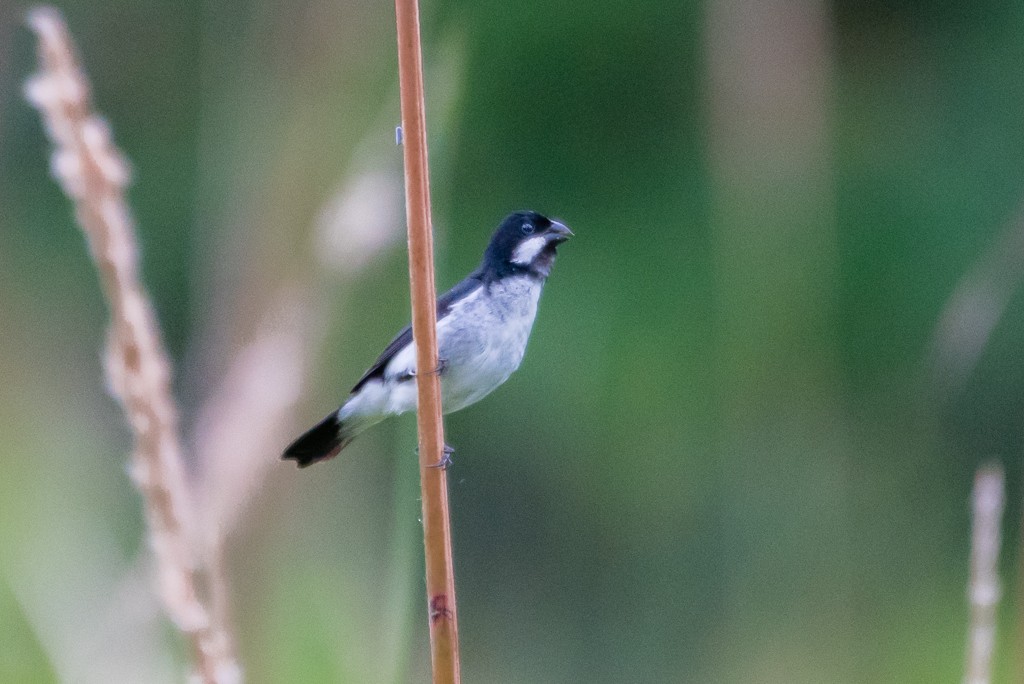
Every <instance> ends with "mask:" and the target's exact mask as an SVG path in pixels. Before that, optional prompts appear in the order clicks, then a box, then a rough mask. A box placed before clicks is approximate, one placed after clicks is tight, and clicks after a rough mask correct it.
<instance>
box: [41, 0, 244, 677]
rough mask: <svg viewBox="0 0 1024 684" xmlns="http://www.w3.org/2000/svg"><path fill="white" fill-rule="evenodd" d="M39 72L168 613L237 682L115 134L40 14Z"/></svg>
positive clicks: (202, 656)
mask: <svg viewBox="0 0 1024 684" xmlns="http://www.w3.org/2000/svg"><path fill="white" fill-rule="evenodd" d="M28 21H29V24H30V26H31V27H32V29H33V30H34V31H35V33H36V35H37V37H38V39H39V48H38V52H39V63H40V72H39V73H38V74H37V75H35V76H33V77H32V78H31V79H30V80H29V82H28V84H27V85H26V96H27V97H28V99H29V101H30V102H31V103H32V104H33V105H35V107H36V108H37V109H39V111H40V113H41V114H42V117H43V122H44V124H45V126H46V131H47V134H48V135H49V137H50V139H51V141H52V142H53V144H54V148H55V149H54V152H53V156H52V159H51V164H52V172H53V175H54V177H55V178H56V179H57V181H58V182H59V183H60V185H61V187H62V188H63V189H64V192H65V193H66V194H67V195H68V197H70V198H71V200H72V201H73V202H74V206H75V217H76V219H77V220H78V224H79V225H80V226H81V228H82V231H83V232H84V233H85V235H86V238H87V240H88V242H89V248H90V251H91V254H92V258H93V260H94V261H95V262H96V267H97V269H98V270H99V273H100V280H101V282H102V287H103V293H104V295H105V296H106V298H107V301H108V303H109V306H110V313H111V325H110V330H109V333H108V339H107V353H106V358H105V362H106V363H105V365H106V372H107V380H108V382H109V383H110V389H111V391H112V392H113V394H114V396H115V397H116V398H117V399H118V401H119V402H120V403H121V406H122V408H123V409H124V412H125V415H126V416H127V418H128V422H129V424H130V426H131V429H132V432H133V434H134V440H135V443H134V448H133V451H132V478H133V480H134V481H135V483H136V485H137V486H138V488H139V490H140V491H141V493H142V498H143V502H144V505H145V510H146V521H147V524H148V528H149V542H150V545H151V546H152V548H153V553H154V556H155V558H156V565H157V571H158V577H157V585H158V590H159V594H160V596H161V599H162V600H163V604H164V608H165V610H166V611H167V614H168V616H169V617H170V618H171V620H172V622H173V623H174V625H175V626H176V627H177V628H178V629H179V630H180V631H181V632H182V634H183V635H184V636H185V638H186V639H187V640H188V643H189V645H190V647H191V651H192V656H193V661H194V662H193V665H194V667H195V677H196V678H197V679H198V680H199V681H202V682H208V683H211V684H212V683H216V684H227V683H234V682H238V681H240V680H241V670H240V669H239V667H238V665H237V663H236V661H235V659H234V657H233V656H232V654H231V641H230V639H229V637H228V635H227V634H226V633H225V632H224V631H221V630H215V629H214V628H213V627H212V626H211V621H210V616H209V615H210V614H209V611H208V610H207V608H206V606H205V605H204V603H203V601H202V600H201V598H200V595H199V592H198V590H197V569H196V567H195V562H194V556H193V552H192V545H191V544H190V541H189V532H190V529H191V528H190V525H189V521H188V513H189V511H190V501H189V493H188V489H187V486H186V480H185V474H184V470H183V467H182V459H181V452H182V450H181V440H180V438H179V433H178V416H177V411H176V409H175V405H174V402H173V400H172V399H171V388H170V363H169V362H168V359H167V355H166V353H165V352H164V349H163V345H162V343H161V340H160V334H159V331H158V326H157V323H156V318H155V316H154V313H153V310H152V307H151V306H150V304H149V300H148V298H147V296H146V293H145V291H144V290H143V288H142V285H141V284H140V282H139V275H138V257H137V252H136V244H135V229H134V225H133V221H132V217H131V212H130V211H129V209H128V204H127V201H126V199H125V192H124V190H125V186H126V185H127V184H128V180H129V175H130V174H129V169H128V165H127V163H126V161H125V160H124V157H123V156H122V155H121V153H120V152H119V151H118V149H117V148H116V147H114V145H113V143H112V141H111V135H110V129H109V127H108V126H107V124H106V122H104V121H103V119H101V118H99V117H98V116H97V115H96V114H94V113H93V111H92V106H91V102H90V94H89V84H88V81H87V80H86V77H85V74H84V73H83V71H82V69H81V68H80V66H79V64H78V60H77V57H76V52H75V48H74V45H73V43H72V42H71V37H70V36H69V34H68V31H67V28H66V27H65V25H64V21H63V18H62V17H61V15H60V13H59V12H57V11H56V10H55V9H52V8H38V9H34V10H32V11H31V12H30V13H29V17H28Z"/></svg>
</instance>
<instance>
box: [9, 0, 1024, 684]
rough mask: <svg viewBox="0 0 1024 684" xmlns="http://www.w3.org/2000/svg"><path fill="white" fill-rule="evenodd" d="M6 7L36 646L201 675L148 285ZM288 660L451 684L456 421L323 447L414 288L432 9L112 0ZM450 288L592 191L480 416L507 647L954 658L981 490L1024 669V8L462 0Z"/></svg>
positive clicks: (185, 351)
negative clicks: (972, 507) (173, 613)
mask: <svg viewBox="0 0 1024 684" xmlns="http://www.w3.org/2000/svg"><path fill="white" fill-rule="evenodd" d="M26 8H27V5H24V4H21V3H19V2H10V1H8V2H5V3H3V4H0V330H2V331H3V333H2V340H3V342H2V344H0V374H2V376H0V377H2V378H3V379H2V381H0V434H2V435H3V438H2V440H0V443H2V446H0V451H2V461H0V467H2V470H0V472H2V475H0V680H2V681H5V682H47V681H73V682H109V681H123V682H128V681H137V682H172V681H182V677H183V672H184V657H183V652H182V646H181V643H180V641H179V640H178V639H177V637H176V635H175V634H174V633H173V631H172V630H171V629H169V628H168V627H167V625H166V624H165V622H164V620H163V618H162V617H161V614H160V612H159V608H158V606H157V605H156V602H155V600H154V598H153V597H152V595H151V592H150V590H149V586H150V585H149V577H150V573H151V570H152V568H151V567H150V565H149V561H148V553H147V546H146V542H145V539H144V528H143V520H142V513H141V507H140V503H139V498H138V495H137V494H136V492H135V490H134V489H133V487H132V485H131V482H130V479H129V477H128V474H127V471H126V459H127V452H128V449H129V444H130V438H129V435H128V433H127V430H126V428H125V425H124V420H123V418H122V416H121V415H120V413H119V411H118V410H117V408H116V406H115V405H114V403H113V401H112V400H111V399H110V397H109V396H108V394H107V392H106V391H105V389H104V386H103V382H102V379H101V378H102V367H101V352H100V350H101V348H102V344H103V340H104V334H105V333H104V327H105V319H106V312H105V308H104V304H103V302H102V300H101V298H100V295H99V288H98V285H97V279H96V275H95V273H94V270H93V267H92V265H91V263H90V261H89V258H88V256H87V251H86V249H85V245H84V241H83V239H82V236H81V235H80V233H79V231H78V230H77V228H76V227H75V225H74V223H73V221H72V218H71V211H70V208H69V205H68V202H67V201H66V200H65V198H64V197H63V196H62V195H61V194H60V191H59V189H58V188H57V186H56V184H55V183H54V182H53V181H52V179H51V178H50V177H49V175H48V166H47V154H48V146H47V143H46V142H45V140H44V138H43V135H42V131H41V126H40V123H39V120H38V117H37V116H36V114H35V112H34V111H32V110H31V109H30V107H29V106H28V105H27V104H26V103H25V101H24V99H23V97H22V95H21V88H22V84H23V82H24V80H25V78H26V77H27V76H28V75H29V74H30V73H31V72H32V71H33V70H34V68H35V67H34V58H33V41H32V37H31V35H30V34H29V32H28V31H27V30H26V29H25V27H24V24H23V21H22V19H23V14H24V11H25V9H26ZM62 9H63V10H64V12H65V15H66V17H67V19H68V22H69V25H70V28H71V30H72V32H73V34H74V35H75V36H76V38H77V40H78V41H79V44H80V47H81V51H82V56H83V59H84V62H85V65H86V67H87V69H88V71H89V74H90V77H91V78H92V80H93V82H94V86H95V93H94V94H95V100H96V104H97V107H98V108H99V110H100V111H101V112H103V113H104V114H105V115H106V116H107V118H108V119H109V121H110V122H111V124H112V126H113V128H114V131H115V138H116V140H117V142H118V143H119V145H120V146H121V147H122V148H123V149H124V150H125V152H126V153H127V155H128V156H129V157H130V159H131V161H132V163H133V167H134V178H135V184H134V186H133V189H132V191H131V201H132V203H133V206H134V209H135V213H136V217H137V219H138V227H139V233H140V241H141V245H142V249H143V268H144V276H145V280H146V283H147V284H148V286H149V288H150V290H151V293H152V296H153V298H154V301H155V304H156V307H157V309H158V312H159V315H160V319H161V323H162V327H163V331H164V334H165V338H166V342H167V345H168V347H169V350H170V352H171V354H172V356H173V357H174V359H175V362H176V364H177V368H176V376H175V384H176V391H177V395H178V398H179V401H180V404H181V408H182V414H183V429H184V432H185V435H186V439H187V440H188V443H189V444H190V445H191V449H190V466H191V470H192V473H193V479H194V483H195V491H196V496H195V499H196V504H195V508H196V511H197V517H198V522H197V525H198V527H199V528H200V533H201V534H200V536H202V537H203V538H204V539H207V540H210V539H213V540H214V541H213V542H211V544H212V545H213V546H216V545H217V543H218V542H223V546H222V548H223V558H222V560H223V564H224V567H225V568H226V573H227V578H228V582H229V589H230V597H231V605H230V608H231V614H232V621H233V623H234V624H235V625H236V628H237V633H238V644H237V647H238V650H239V653H240V657H241V659H242V661H243V664H244V666H245V668H246V672H247V675H248V680H249V681H251V682H320V681H323V682H328V681H330V682H359V683H363V682H421V681H426V680H427V672H428V665H427V634H426V626H425V625H426V618H425V613H424V603H425V599H424V596H423V584H422V570H421V565H420V563H421V555H422V551H421V549H420V543H421V538H420V528H419V524H418V519H417V518H418V511H419V501H418V484H417V480H416V478H417V474H416V467H415V455H414V453H413V449H414V443H415V436H414V421H413V420H412V419H411V418H410V419H404V420H401V421H394V422H392V423H391V424H388V425H384V426H381V427H379V428H378V429H376V430H374V431H373V432H372V433H370V434H368V435H366V436H365V437H364V438H362V439H360V440H359V441H358V442H357V443H356V444H355V445H353V446H352V447H351V449H349V450H347V451H346V452H345V453H344V455H343V457H342V458H340V459H337V460H335V461H333V462H331V463H329V464H326V465H322V466H317V467H315V468H311V469H309V470H304V471H298V470H297V469H295V468H294V467H293V466H292V465H291V464H282V463H279V462H277V460H276V459H277V457H278V455H279V453H280V451H281V449H282V447H283V446H284V445H285V444H286V443H287V442H288V441H289V439H290V438H291V437H293V436H294V435H295V434H297V433H298V431H300V430H302V429H304V428H305V427H307V426H308V425H310V424H312V422H314V421H316V420H318V419H319V418H320V417H322V415H324V414H325V413H327V412H328V411H329V410H331V409H333V408H334V407H335V406H336V404H337V403H338V402H339V400H340V399H341V398H342V397H343V396H344V395H345V394H346V392H347V390H348V388H349V387H350V386H351V384H352V383H353V382H354V381H355V380H356V379H357V378H358V377H359V375H360V373H361V372H362V371H363V370H364V368H365V367H366V366H367V365H368V364H369V363H370V362H372V360H373V359H374V358H375V355H376V354H377V352H378V351H379V350H380V348H381V347H382V346H383V344H384V343H385V342H386V341H387V340H388V339H389V338H390V336H391V335H392V334H393V333H394V332H395V331H396V330H397V329H398V328H399V327H400V326H401V325H404V323H405V322H406V320H407V319H408V286H407V279H406V278H407V276H406V264H405V254H404V250H403V244H404V241H403V237H402V233H401V231H402V230H403V223H402V220H403V216H404V210H403V205H402V185H401V183H402V181H401V175H400V174H401V154H400V152H401V150H400V148H399V147H396V146H395V143H394V127H395V125H396V124H397V123H398V119H399V114H398V105H397V83H396V76H395V68H396V64H395V63H396V57H395V50H394V21H393V11H394V10H393V6H392V5H391V4H390V3H389V2H366V1H364V0H345V1H344V2H328V1H325V0H298V1H296V2H288V3H284V2H277V3H275V2H268V1H265V0H241V1H238V2H230V3H216V2H196V1H194V0H181V1H179V2H162V1H157V0H148V1H146V0H107V1H104V2H99V1H98V0H96V1H93V0H73V1H71V2H68V3H65V4H64V5H63V7H62ZM423 29H424V40H425V53H426V54H425V59H426V63H427V90H428V99H429V103H428V105H429V112H428V117H429V118H428V124H429V128H430V141H431V163H432V180H433V203H434V221H435V224H436V229H437V234H438V237H437V264H438V283H439V286H440V287H447V286H450V285H451V284H454V283H455V282H456V281H457V280H458V279H459V278H461V277H462V275H464V273H465V272H467V271H469V270H470V269H471V268H473V267H474V266H475V264H476V263H477V261H478V259H479V255H480V253H481V251H482V248H483V246H484V244H485V243H486V240H487V238H488V236H489V234H490V231H491V230H492V229H493V226H494V225H496V223H497V222H498V221H499V220H500V219H501V217H502V216H503V215H504V214H505V213H507V212H508V211H511V210H514V209H519V208H533V209H537V210H540V211H542V212H546V213H549V214H551V215H554V216H557V217H560V218H561V219H563V220H565V221H566V222H567V223H568V224H569V225H570V226H571V227H572V228H573V229H574V230H575V231H576V234H577V237H576V238H575V239H573V240H572V241H571V242H570V243H568V244H567V245H565V246H564V248H563V249H562V250H561V258H560V261H559V263H558V264H557V266H556V268H555V270H554V273H553V275H552V278H551V280H550V281H549V285H548V288H547V291H546V292H545V294H544V297H543V300H542V306H541V311H540V315H539V318H538V321H537V325H536V329H535V332H534V335H533V338H532V340H531V343H530V349H529V351H528V354H527V357H526V361H525V363H524V364H523V367H522V368H521V370H520V371H519V372H518V373H517V374H516V375H515V376H514V377H513V379H512V380H511V381H510V382H509V383H508V384H507V385H506V386H504V387H502V388H501V389H500V390H499V391H497V392H496V393H495V394H494V395H492V396H491V397H490V398H489V399H488V400H486V401H484V402H482V403H480V404H478V405H477V406H474V407H472V408H470V409H467V410H465V411H463V412H461V413H459V414H456V415H453V416H450V417H449V418H448V420H447V431H448V441H449V442H450V443H452V444H453V445H455V446H456V448H457V453H456V465H455V467H454V469H453V470H451V471H450V474H449V477H450V483H451V497H452V507H453V512H454V534H455V547H456V569H457V581H458V590H459V599H460V605H459V614H460V623H461V624H460V627H461V636H462V646H463V651H462V652H463V673H464V675H465V679H466V681H469V682H522V683H530V684H541V683H546V682H552V683H554V682H559V683H563V682H595V683H596V682H609V683H610V682H729V683H733V682H750V683H754V682H757V683H763V682H780V683H782V682H785V683H794V682H807V683H821V682H830V683H831V682H835V683H843V682H850V683H858V684H859V683H866V682H927V683H932V682H943V681H945V682H948V681H956V680H957V679H958V678H960V677H961V676H962V670H963V659H964V658H963V656H964V643H965V634H966V629H967V607H966V585H967V578H968V560H967V559H968V550H969V528H970V518H969V507H968V501H969V494H970V489H971V482H972V477H973V473H974V471H975V469H976V468H977V467H978V465H979V464H981V463H983V462H987V461H990V460H993V459H994V460H998V461H1000V462H1002V463H1003V464H1004V465H1005V467H1006V469H1007V476H1008V487H1009V503H1008V508H1007V514H1006V524H1005V525H1004V534H1005V539H1006V543H1005V546H1004V552H1003V557H1002V571H1003V578H1004V582H1005V591H1004V597H1003V602H1002V604H1001V608H1000V621H999V626H1000V632H999V640H998V647H997V658H996V671H997V681H1005V682H1010V681H1019V679H1018V676H1019V673H1021V672H1024V662H1021V661H1020V660H1019V658H1017V657H1015V645H1017V644H1019V643H1021V639H1020V629H1021V624H1020V621H1019V619H1018V617H1017V616H1018V615H1024V612H1021V609H1020V608H1019V607H1018V606H1019V605H1020V600H1019V599H1018V595H1017V594H1018V592H1017V589H1016V587H1017V584H1016V582H1017V575H1018V570H1017V557H1018V553H1019V544H1018V528H1019V525H1018V519H1019V516H1020V506H1019V501H1018V500H1019V498H1020V496H1019V489H1020V454H1021V451H1022V447H1024V445H1022V436H1024V425H1022V422H1024V421H1022V409H1024V391H1022V389H1024V355H1022V354H1021V348H1022V346H1024V296H1022V294H1024V293H1022V288H1021V287H1020V284H1021V279H1022V276H1024V218H1022V217H1024V69H1022V68H1021V67H1022V65H1024V40H1022V39H1021V36H1024V4H1022V3H1014V2H999V1H997V0H975V1H974V2H969V3H968V2H938V1H935V0H916V1H910V0H869V1H866V2H852V1H850V0H836V1H835V2H825V1H824V0H709V1H708V2H704V3H694V2H682V3H678V2H677V3H672V2H664V1H661V0H637V1H634V2H631V3H621V2H611V1H608V0H597V1H595V2H588V3H554V2H540V1H539V0H524V1H523V2H516V3H509V2H499V1H496V0H483V1H481V2H467V1H464V0H445V1H443V2H427V3H425V5H424V7H423Z"/></svg>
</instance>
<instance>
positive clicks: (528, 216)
mask: <svg viewBox="0 0 1024 684" xmlns="http://www.w3.org/2000/svg"><path fill="white" fill-rule="evenodd" d="M571 235H572V232H571V231H570V230H569V229H568V228H566V227H565V226H564V225H563V224H561V223H559V222H558V221H552V220H551V219H548V218H545V217H544V216H541V215H540V214H538V213H536V212H533V211H517V212H516V213H514V214H510V215H509V216H507V217H506V218H505V220H504V221H502V222H501V225H500V226H498V229H497V230H496V231H495V232H494V235H493V237H491V242H490V244H489V245H487V250H486V251H485V252H484V258H483V261H482V262H481V264H480V267H479V268H477V269H476V270H475V271H473V272H472V273H470V274H469V275H468V276H466V279H465V280H463V281H462V282H461V283H459V284H458V285H456V286H455V287H453V288H452V289H451V290H449V291H448V292H446V293H445V294H443V295H441V297H440V298H438V300H437V344H438V356H439V362H440V363H439V367H438V369H437V372H439V373H440V376H441V402H442V406H443V410H444V412H445V413H451V412H452V411H458V410H459V409H461V408H465V407H466V406H469V405H470V404H475V403H476V402H478V401H480V400H481V399H483V398H484V397H486V396H487V395H488V394H490V393H491V392H492V391H494V389H495V388H497V387H498V385H500V384H501V383H503V382H505V380H507V379H508V376H510V375H511V374H512V372H513V371H515V370H516V369H517V368H519V363H520V362H521V361H522V360H523V354H524V353H525V351H526V342H527V340H528V339H529V338H530V329H531V328H533V319H534V318H535V317H536V315H537V301H538V299H539V298H540V292H541V289H543V287H544V281H545V280H546V279H547V277H548V274H550V273H551V267H552V265H553V264H554V263H555V252H556V250H557V248H558V245H559V244H561V243H563V242H565V241H566V240H567V239H568V238H569V236H571ZM415 378H416V348H415V345H414V344H413V341H412V329H411V328H410V327H406V328H405V329H404V330H402V332H400V333H398V335H397V336H396V337H395V338H394V339H393V340H391V343H390V344H389V345H388V346H387V347H386V348H385V349H384V352H383V353H382V354H381V355H380V358H378V359H377V361H376V362H375V363H374V364H373V365H372V366H371V367H370V369H369V370H368V371H366V372H365V373H363V377H361V378H359V381H358V382H357V383H356V385H355V387H353V388H352V392H351V394H349V397H348V399H347V400H346V401H345V403H344V404H342V405H341V408H339V409H338V410H337V411H335V412H333V413H332V414H330V415H329V416H327V417H326V418H324V419H323V420H322V421H320V423H319V424H317V425H316V426H315V427H313V428H312V429H310V430H309V431H308V432H306V433H305V434H304V435H302V436H301V437H299V438H298V439H297V440H295V441H294V442H293V443H292V444H291V446H289V447H288V448H287V449H285V452H284V456H283V458H285V459H294V460H295V461H296V462H298V465H299V467H305V466H308V465H310V464H312V463H316V462H317V461H321V460H324V459H327V458H331V457H333V456H336V455H337V454H338V452H339V451H341V450H342V449H344V448H345V447H346V446H348V444H349V443H350V442H351V441H352V440H353V439H355V437H356V435H358V434H359V433H361V432H362V431H363V430H366V429H367V428H369V427H370V426H372V425H375V424H377V423H379V422H380V421H382V420H384V419H385V418H388V417H390V416H395V415H398V414H400V413H405V412H406V411H412V410H414V409H415V408H416V382H415ZM446 454H447V450H446Z"/></svg>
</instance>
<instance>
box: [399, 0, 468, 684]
mask: <svg viewBox="0 0 1024 684" xmlns="http://www.w3.org/2000/svg"><path fill="white" fill-rule="evenodd" d="M395 14H396V22H397V27H398V76H399V78H398V81H399V92H400V96H401V105H402V131H403V134H404V137H405V141H404V143H403V145H404V150H403V151H404V156H405V211H406V217H407V219H408V222H409V226H408V227H409V286H410V290H411V294H412V334H413V339H414V340H415V343H416V367H417V368H418V369H420V371H421V372H419V373H417V374H416V390H417V402H418V404H417V409H416V422H417V427H418V430H419V450H420V451H419V453H420V491H421V493H422V498H423V547H424V555H425V561H426V580H427V606H428V617H429V625H430V656H431V669H432V672H433V682H434V684H458V682H460V681H461V674H460V661H459V626H458V625H459V623H458V617H457V615H456V610H455V604H456V601H455V572H454V569H453V563H452V532H451V523H450V514H449V510H448V480H447V476H446V472H445V470H444V469H443V468H437V467H434V466H436V465H437V464H438V463H440V461H441V455H442V450H443V448H444V423H443V420H442V417H441V380H440V378H439V377H438V374H437V373H429V372H422V371H423V370H424V369H429V368H437V364H438V360H437V359H438V357H437V311H436V308H435V300H436V289H435V287H434V243H433V233H432V230H431V224H430V175H429V173H428V168H427V126H426V114H425V105H424V94H423V55H422V51H421V49H420V26H419V4H418V2H417V0H395Z"/></svg>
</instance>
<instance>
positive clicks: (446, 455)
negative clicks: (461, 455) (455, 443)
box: [427, 444, 455, 470]
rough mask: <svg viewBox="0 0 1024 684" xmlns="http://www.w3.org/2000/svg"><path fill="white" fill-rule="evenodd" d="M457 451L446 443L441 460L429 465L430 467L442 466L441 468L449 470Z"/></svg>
mask: <svg viewBox="0 0 1024 684" xmlns="http://www.w3.org/2000/svg"><path fill="white" fill-rule="evenodd" d="M454 453H455V449H453V448H451V447H450V446H448V445H447V444H445V445H444V449H442V450H441V460H440V461H438V462H437V463H435V464H434V465H430V466H427V467H428V468H440V469H441V470H448V466H450V465H451V464H452V454H454Z"/></svg>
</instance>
